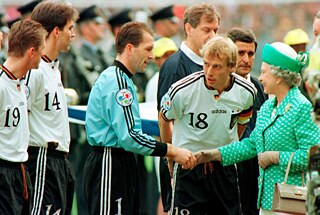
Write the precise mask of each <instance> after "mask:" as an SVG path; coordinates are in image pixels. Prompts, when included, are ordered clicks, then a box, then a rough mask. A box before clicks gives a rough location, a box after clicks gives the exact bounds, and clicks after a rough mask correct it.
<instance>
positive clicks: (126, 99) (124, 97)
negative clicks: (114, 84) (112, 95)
mask: <svg viewBox="0 0 320 215" xmlns="http://www.w3.org/2000/svg"><path fill="white" fill-rule="evenodd" d="M117 102H118V104H119V105H121V106H129V105H131V104H132V102H133V96H132V93H131V92H130V91H129V90H127V89H122V90H119V91H118V92H117Z"/></svg>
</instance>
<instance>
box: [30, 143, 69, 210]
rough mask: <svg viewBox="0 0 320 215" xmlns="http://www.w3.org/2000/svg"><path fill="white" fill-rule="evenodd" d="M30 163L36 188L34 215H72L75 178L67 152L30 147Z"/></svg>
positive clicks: (31, 174)
mask: <svg viewBox="0 0 320 215" xmlns="http://www.w3.org/2000/svg"><path fill="white" fill-rule="evenodd" d="M28 153H29V160H28V162H27V164H28V168H29V173H30V178H31V181H32V184H33V188H34V198H33V206H32V212H31V214H32V215H33V214H38V213H39V211H40V213H39V214H43V215H45V214H55V213H56V212H59V211H60V214H71V209H72V203H73V196H74V186H75V174H74V171H73V168H72V165H71V163H70V162H69V161H68V160H67V154H66V153H65V152H61V151H57V150H55V149H48V148H44V147H31V146H30V147H29V148H28Z"/></svg>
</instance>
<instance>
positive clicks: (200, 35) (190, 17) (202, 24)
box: [157, 3, 220, 212]
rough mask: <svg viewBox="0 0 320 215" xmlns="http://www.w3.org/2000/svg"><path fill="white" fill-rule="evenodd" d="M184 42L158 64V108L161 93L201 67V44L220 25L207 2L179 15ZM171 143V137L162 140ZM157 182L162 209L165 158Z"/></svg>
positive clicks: (167, 183)
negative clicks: (182, 25) (159, 66)
mask: <svg viewBox="0 0 320 215" xmlns="http://www.w3.org/2000/svg"><path fill="white" fill-rule="evenodd" d="M183 23H184V33H185V37H186V38H185V41H184V42H182V43H181V46H180V48H179V50H178V51H177V52H176V53H175V54H173V55H171V56H170V57H169V58H168V60H167V61H166V62H164V64H163V65H162V67H161V69H160V73H159V82H158V94H157V102H158V111H160V103H161V99H162V97H163V95H164V94H165V93H166V92H167V91H168V89H169V88H170V86H171V85H172V84H173V83H175V82H176V81H178V80H180V79H182V78H184V77H186V76H187V75H190V74H191V73H194V72H198V71H201V70H202V69H203V60H202V56H201V54H200V49H201V47H202V46H203V45H204V44H205V43H206V42H207V41H208V40H209V39H210V38H212V37H214V36H215V35H216V34H217V32H218V30H219V28H220V14H219V13H218V12H217V10H216V8H215V7H214V6H213V5H212V4H209V3H200V4H195V5H192V6H190V7H188V8H187V9H186V11H185V13H184V18H183ZM162 141H164V142H171V139H168V140H162ZM159 169H160V184H161V198H162V203H163V209H164V211H165V212H167V211H169V209H170V202H171V193H172V192H171V179H170V174H169V171H168V165H167V161H166V160H165V158H163V159H160V165H159Z"/></svg>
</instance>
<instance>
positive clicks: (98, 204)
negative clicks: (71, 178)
mask: <svg viewBox="0 0 320 215" xmlns="http://www.w3.org/2000/svg"><path fill="white" fill-rule="evenodd" d="M152 48H153V32H152V31H151V29H149V28H148V27H147V26H146V25H145V24H144V23H139V22H129V23H127V24H125V25H123V26H122V27H121V29H120V31H119V33H118V35H117V37H116V50H117V57H116V60H115V61H114V63H113V65H112V66H110V67H108V68H107V69H106V70H105V71H103V72H102V74H101V75H100V77H99V78H98V80H97V81H96V83H95V85H94V86H93V88H92V90H91V93H90V96H89V102H88V109H87V114H86V124H85V125H86V131H87V139H88V142H89V144H90V145H92V146H93V152H92V153H91V154H90V155H89V157H88V159H87V161H86V165H85V169H84V178H83V182H84V193H85V196H86V201H87V205H88V208H89V214H139V174H138V168H137V164H136V160H135V156H134V153H137V154H142V155H150V156H168V157H171V158H172V159H174V160H175V161H176V162H178V163H180V164H182V166H183V167H184V168H193V166H194V164H195V162H196V160H195V159H194V156H193V155H192V153H191V152H190V151H189V150H186V149H181V148H177V147H174V146H172V145H171V144H165V143H162V142H159V141H157V140H155V139H154V138H153V137H151V136H149V135H146V134H144V133H142V130H141V119H140V114H139V106H138V98H137V92H136V90H135V86H134V84H133V82H132V80H131V77H132V75H134V74H135V73H136V72H137V71H144V70H145V69H146V67H147V64H148V62H149V61H150V60H152V59H153V54H152Z"/></svg>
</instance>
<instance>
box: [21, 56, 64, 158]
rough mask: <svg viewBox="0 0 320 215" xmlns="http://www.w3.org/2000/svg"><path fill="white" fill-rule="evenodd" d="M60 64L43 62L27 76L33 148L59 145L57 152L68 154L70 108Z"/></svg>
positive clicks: (31, 143) (31, 144)
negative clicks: (51, 143) (48, 144)
mask: <svg viewBox="0 0 320 215" xmlns="http://www.w3.org/2000/svg"><path fill="white" fill-rule="evenodd" d="M58 66H59V62H58V61H56V62H50V63H47V62H45V61H44V60H43V59H41V61H40V65H39V68H38V69H37V70H31V72H29V73H28V74H27V78H26V82H27V83H26V84H27V86H28V88H29V98H28V109H29V111H30V113H29V127H30V143H29V145H30V146H37V147H47V142H51V141H54V142H58V143H59V145H58V147H57V150H59V151H63V152H69V144H70V129H69V121H68V109H67V108H68V107H67V101H66V97H65V94H64V88H63V85H62V82H61V74H60V71H59V69H58Z"/></svg>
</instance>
